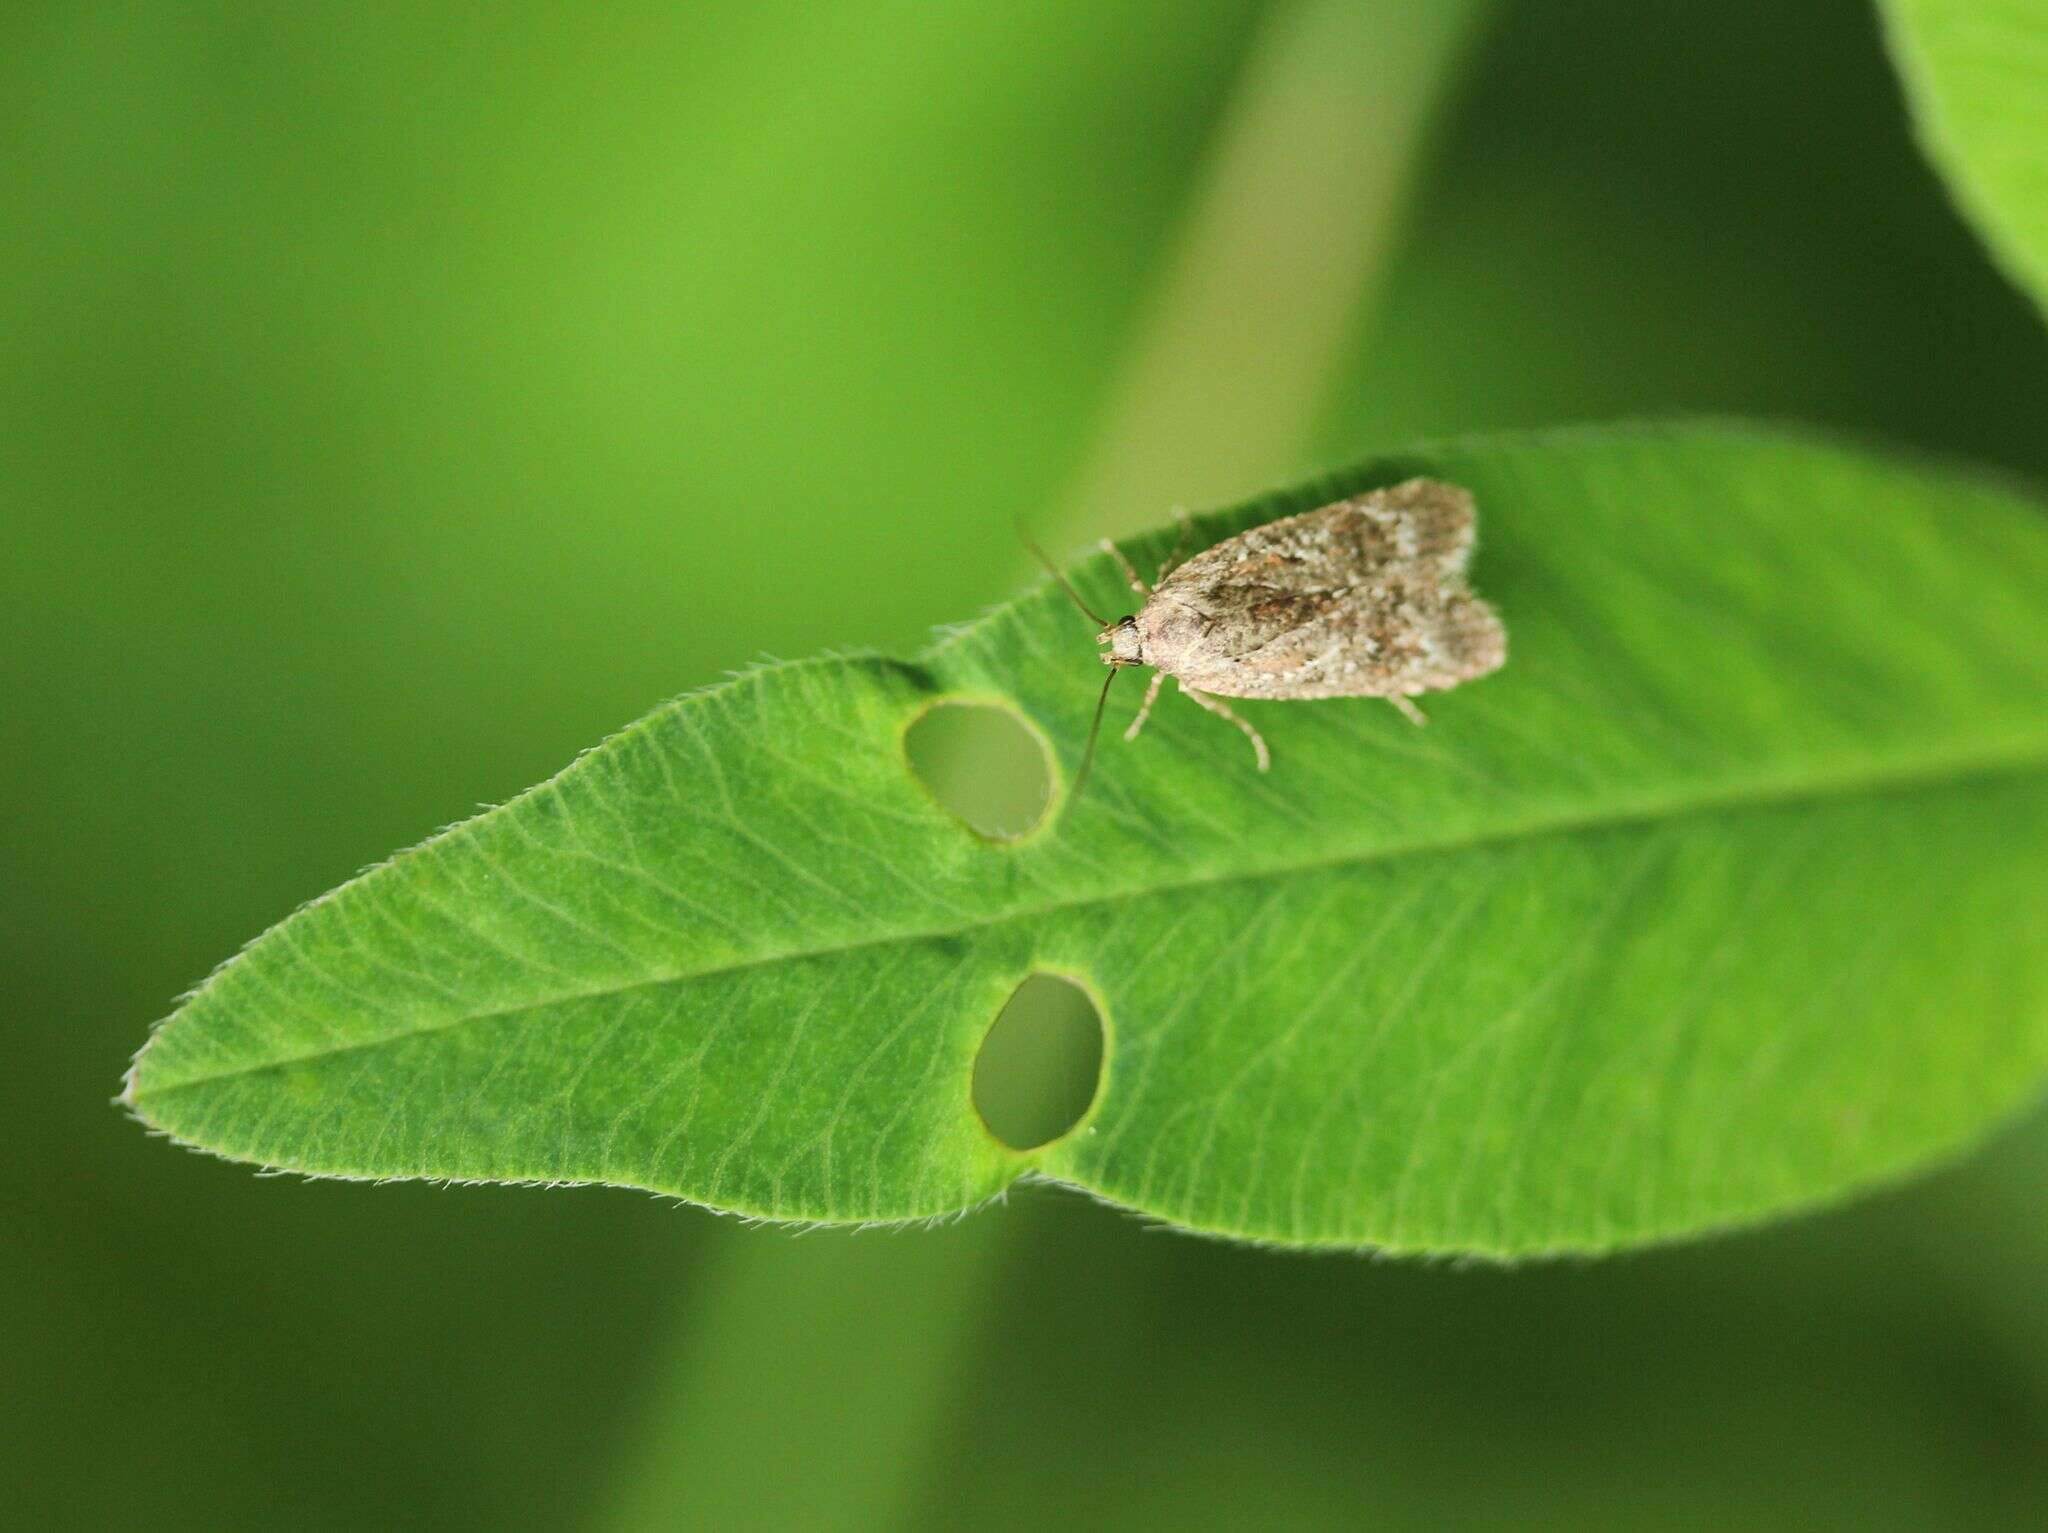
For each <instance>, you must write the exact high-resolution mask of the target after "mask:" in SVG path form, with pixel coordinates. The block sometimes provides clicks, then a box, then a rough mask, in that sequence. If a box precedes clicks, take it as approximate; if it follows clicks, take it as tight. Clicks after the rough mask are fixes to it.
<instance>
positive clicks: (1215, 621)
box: [1138, 479, 1507, 698]
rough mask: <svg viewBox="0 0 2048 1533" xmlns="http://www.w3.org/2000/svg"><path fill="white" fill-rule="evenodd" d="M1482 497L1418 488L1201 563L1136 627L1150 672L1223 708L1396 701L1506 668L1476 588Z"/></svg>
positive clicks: (1253, 539)
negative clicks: (1471, 578)
mask: <svg viewBox="0 0 2048 1533" xmlns="http://www.w3.org/2000/svg"><path fill="white" fill-rule="evenodd" d="M1471 555H1472V497H1471V496H1470V495H1468V494H1467V493H1466V492H1465V491H1463V490H1461V489H1459V488H1458V487H1457V486H1456V485H1449V484H1442V483H1439V482H1437V481H1435V480H1430V479H1411V480H1409V481H1408V482H1407V483H1405V484H1398V485H1395V486H1393V487H1392V488H1391V489H1385V490H1376V491H1374V492H1373V493H1371V494H1369V495H1360V496H1356V497H1354V498H1352V499H1350V500H1340V501H1338V502H1336V503H1335V504H1333V505H1328V506H1323V507H1321V508H1320V509H1318V510H1315V511H1308V512H1304V513H1303V514H1301V515H1300V516H1290V517H1285V518H1283V519H1282V520H1280V521H1277V522H1269V523H1267V524H1266V525H1265V526H1263V527H1254V528H1253V529H1251V530H1250V531H1249V532H1246V533H1243V534H1241V535H1239V536H1237V537H1234V538H1231V539H1228V540H1227V541H1225V542H1222V543H1219V544H1217V545H1216V546H1215V547H1214V548H1210V549H1206V550H1204V551H1203V552H1202V553H1199V554H1197V555H1195V557H1194V558H1192V559H1190V560H1188V562H1187V563H1185V564H1183V565H1181V566H1180V567H1179V568H1178V569H1176V570H1174V571H1173V572H1172V573H1171V574H1170V575H1168V576H1167V577H1166V579H1165V580H1163V581H1161V582H1160V584H1159V587H1158V589H1157V590H1156V591H1155V592H1154V593H1153V596H1152V599H1151V600H1150V601H1149V602H1147V603H1146V605H1145V610H1144V611H1143V612H1141V613H1140V614H1139V617H1138V623H1139V628H1140V633H1141V637H1142V639H1143V642H1144V646H1145V659H1146V661H1147V662H1148V663H1150V664H1153V665H1156V666H1158V667H1159V668H1160V669H1161V670H1163V671H1166V672H1167V673H1169V674H1170V675H1173V676H1176V677H1178V678H1179V679H1180V680H1182V681H1184V682H1185V683H1186V684H1187V685H1188V686H1190V687H1192V688H1193V689H1195V690H1196V691H1199V692H1213V693H1216V694H1219V695H1221V696H1224V697H1254V698H1256V697H1268V698H1312V697H1393V696H1410V695H1413V694H1416V693H1420V692H1432V691H1439V690H1441V689H1443V688H1445V687H1452V686H1456V685H1457V684H1458V683H1459V682H1461V681H1469V680H1470V679H1472V678H1473V677H1475V676H1483V675H1485V674H1486V673H1487V672H1488V671H1491V670H1493V669H1494V668H1495V667H1497V666H1498V665H1500V663H1501V661H1502V660H1504V659H1505V658H1506V656H1507V639H1506V635H1505V634H1504V633H1503V632H1502V630H1501V625H1500V619H1499V618H1497V617H1496V616H1495V615H1494V613H1493V609H1492V608H1490V607H1488V606H1487V605H1486V603H1484V602H1483V601H1481V600H1479V598H1478V597H1476V596H1474V595H1473V594H1472V592H1471V591H1470V590H1469V589H1468V588H1467V587H1466V585H1465V566H1466V564H1467V563H1468V562H1469V560H1470V559H1471Z"/></svg>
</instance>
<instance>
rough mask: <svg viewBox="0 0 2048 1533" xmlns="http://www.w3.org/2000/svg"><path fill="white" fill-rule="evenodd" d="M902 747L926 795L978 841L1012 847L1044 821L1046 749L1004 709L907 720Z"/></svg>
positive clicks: (958, 706)
mask: <svg viewBox="0 0 2048 1533" xmlns="http://www.w3.org/2000/svg"><path fill="white" fill-rule="evenodd" d="M903 748H904V752H905V754H906V755H907V756H908V757H909V759H910V770H911V772H912V774H913V775H915V776H916V778H917V780H918V781H919V782H920V783H922V784H924V787H925V791H926V792H928V793H929V794H931V796H932V797H933V798H935V799H937V800H938V802H939V807H940V808H942V809H944V810H946V811H947V812H948V813H950V814H952V815H953V816H954V817H955V818H956V819H958V820H960V821H961V822H962V823H963V824H964V825H966V827H967V828H968V829H969V830H971V831H973V832H974V833H975V834H976V835H978V836H984V837H986V838H987V839H989V840H991V841H1014V840H1016V839H1017V838H1018V837H1019V836H1022V835H1024V834H1026V833H1027V832H1029V831H1032V830H1035V829H1037V827H1038V825H1039V823H1040V822H1041V821H1042V820H1044V818H1045V811H1046V806H1047V805H1048V804H1049V803H1050V802H1051V800H1052V769H1051V767H1050V765H1049V764H1048V763H1047V761H1046V755H1045V746H1044V744H1043V742H1041V741H1040V740H1039V738H1038V736H1037V735H1035V734H1033V733H1032V732H1031V731H1030V730H1029V729H1027V728H1026V727H1025V726H1024V723H1023V721H1022V720H1021V719H1019V718H1018V717H1017V715H1016V714H1014V713H1012V712H1011V711H1010V710H1009V709H1007V708H996V707H991V706H989V705H987V704H985V703H939V704H937V705H935V706H933V707H930V708H927V709H926V710H925V711H924V712H923V713H922V714H920V715H918V717H917V718H916V719H914V720H912V722H911V725H910V728H909V730H908V731H907V732H906V733H905V734H904V737H903Z"/></svg>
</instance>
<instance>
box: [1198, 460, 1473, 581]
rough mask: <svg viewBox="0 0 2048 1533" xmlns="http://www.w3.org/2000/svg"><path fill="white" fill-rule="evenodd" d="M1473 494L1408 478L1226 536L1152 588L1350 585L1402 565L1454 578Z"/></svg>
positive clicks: (1465, 556)
mask: <svg viewBox="0 0 2048 1533" xmlns="http://www.w3.org/2000/svg"><path fill="white" fill-rule="evenodd" d="M1472 527H1473V511H1472V496H1471V494H1470V493H1469V492H1468V491H1466V490H1463V489H1460V488H1459V487H1458V486H1457V485H1454V484H1445V483H1443V482H1442V481H1441V480H1436V479H1410V480H1408V481H1406V482H1405V483H1402V484H1397V485H1393V486H1390V487H1389V488H1387V489H1384V490H1373V491H1371V492H1370V493H1368V494H1365V495H1354V496H1352V497H1350V498H1349V499H1347V500H1339V501H1333V502H1332V503H1331V504H1329V505H1327V506H1319V507H1317V508H1316V509H1315V510H1313V511H1304V512H1302V513H1300V514H1299V515H1297V516H1284V517H1281V518H1280V519H1279V520H1278V521H1273V522H1267V523H1266V524H1264V525H1263V526H1259V527H1253V528H1251V529H1249V530H1248V531H1245V532H1241V533H1239V534H1238V535H1237V536H1236V537H1234V538H1225V539H1224V540H1223V541H1222V542H1221V543H1218V544H1216V545H1215V546H1214V547H1211V548H1206V549H1204V550H1202V552H1200V553H1198V554H1196V555H1195V556H1194V557H1193V558H1191V559H1189V560H1187V561H1186V562H1185V563H1184V564H1181V565H1179V566H1178V567H1177V568H1175V569H1174V570H1173V571H1172V572H1171V573H1170V574H1168V575H1167V576H1166V578H1165V579H1163V580H1162V581H1160V583H1159V590H1160V591H1161V592H1163V593H1167V592H1170V593H1172V594H1173V595H1174V596H1176V597H1178V598H1181V599H1183V600H1188V599H1190V598H1200V597H1201V596H1202V595H1203V593H1210V594H1211V595H1212V596H1213V597H1221V596H1222V595H1223V593H1226V592H1228V591H1230V590H1232V589H1234V588H1240V587H1247V588H1251V589H1252V590H1254V591H1256V592H1259V593H1273V594H1278V593H1282V592H1298V593H1304V594H1305V593H1310V592H1328V591H1333V590H1349V589H1353V588H1356V587H1357V586H1359V585H1361V584H1363V583H1367V582H1370V581H1371V580H1372V579H1373V578H1374V577H1375V576H1376V575H1378V574H1380V573H1382V572H1384V571H1387V570H1388V569H1390V568H1391V567H1393V566H1396V565H1401V564H1420V565H1422V566H1423V567H1424V568H1425V569H1426V570H1428V571H1429V572H1432V573H1434V574H1435V575H1436V576H1437V577H1438V578H1440V579H1453V578H1461V577H1462V576H1463V574H1464V571H1465V566H1466V564H1467V563H1468V562H1469V561H1470V559H1471V557H1472V542H1473V538H1472Z"/></svg>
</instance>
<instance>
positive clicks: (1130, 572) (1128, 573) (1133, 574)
mask: <svg viewBox="0 0 2048 1533" xmlns="http://www.w3.org/2000/svg"><path fill="white" fill-rule="evenodd" d="M1102 551H1103V552H1104V553H1106V554H1108V555H1109V556H1110V558H1112V559H1114V560H1116V567H1117V568H1118V569H1120V570H1122V571H1123V572H1124V579H1126V580H1128V581H1129V582H1130V583H1131V589H1132V590H1133V591H1136V592H1137V593H1138V594H1139V595H1140V596H1142V597H1144V598H1145V599H1146V600H1147V601H1150V600H1151V599H1152V588H1151V587H1150V586H1148V585H1146V584H1145V582H1144V581H1142V580H1140V579H1139V578H1138V572H1137V571H1136V570H1134V569H1132V568H1131V561H1130V560H1128V559H1126V558H1125V557H1124V551H1123V550H1122V549H1121V548H1118V547H1117V546H1116V544H1114V543H1112V542H1110V541H1109V539H1108V538H1104V539H1103V540H1102Z"/></svg>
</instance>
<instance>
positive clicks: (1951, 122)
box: [1883, 0, 2048, 309]
mask: <svg viewBox="0 0 2048 1533" xmlns="http://www.w3.org/2000/svg"><path fill="white" fill-rule="evenodd" d="M1883 9H1884V11H1885V14H1886V17H1887V19H1888V25H1887V27H1886V32H1887V35H1888V36H1889V38H1890V42H1891V51H1892V57H1893V58H1894V60H1895V61H1896V62H1897V64H1898V68H1899V73H1900V74H1901V75H1903V76H1904V77H1905V82H1906V94H1907V96H1908V97H1909V98H1910V99H1911V101H1912V105H1913V113H1914V117H1915V119H1916V120H1917V122H1918V123H1919V128H1920V137H1921V141H1922V143H1923V145H1924V146H1925V148H1926V150H1927V155H1928V157H1929V158H1930V159H1931V160H1933V161H1934V163H1935V165H1936V167H1937V168H1939V169H1940V171H1941V173H1942V174H1943V175H1944V176H1945V177H1947V178H1948V181H1949V184H1950V185H1951V187H1952V188H1953V189H1954V191H1955V195H1956V200H1957V202H1958V203H1959V204H1961V206H1962V209H1963V212H1964V213H1965V214H1966V215H1967V216H1968V217H1969V219H1970V221H1971V222H1972V223H1974V224H1975V225H1976V226H1977V231H1978V233H1979V234H1981V235H1982V236H1983V238H1984V241H1985V243H1986V244H1988V245H1989V246H1990V247H1991V250H1992V253H1993V254H1994V255H1995V256H1996V257H1997V258H1998V261H1999V264H2000V265H2002V266H2003V267H2004V268H2005V270H2006V273H2007V275H2009V276H2010V277H2011V278H2012V280H2013V281H2014V282H2016V283H2018V284H2019V286H2020V287H2021V288H2023V289H2024V290H2025V291H2026V292H2027V293H2028V294H2030V295H2031V296H2032V297H2033V299H2034V302H2035V303H2036V304H2038V305H2040V306H2042V307H2043V308H2044V309H2048V0H1883Z"/></svg>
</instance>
